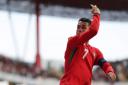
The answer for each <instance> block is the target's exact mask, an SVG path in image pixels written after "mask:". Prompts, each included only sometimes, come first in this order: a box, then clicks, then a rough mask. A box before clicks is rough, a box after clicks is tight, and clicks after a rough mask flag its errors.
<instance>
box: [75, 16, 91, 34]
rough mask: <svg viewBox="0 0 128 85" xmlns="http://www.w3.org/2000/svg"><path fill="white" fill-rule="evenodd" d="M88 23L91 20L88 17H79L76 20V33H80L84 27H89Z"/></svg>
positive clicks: (84, 29)
mask: <svg viewBox="0 0 128 85" xmlns="http://www.w3.org/2000/svg"><path fill="white" fill-rule="evenodd" d="M90 24H91V20H90V19H87V18H80V19H79V20H78V25H77V30H76V34H77V35H79V34H80V33H82V32H84V31H86V29H87V28H89V26H90Z"/></svg>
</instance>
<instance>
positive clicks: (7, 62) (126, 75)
mask: <svg viewBox="0 0 128 85" xmlns="http://www.w3.org/2000/svg"><path fill="white" fill-rule="evenodd" d="M110 63H111V64H112V66H113V67H114V70H115V73H116V75H117V79H116V81H128V59H125V60H121V61H115V62H110ZM63 71H64V66H63V62H60V63H57V61H47V65H46V68H45V69H41V70H39V69H36V68H35V65H34V64H31V63H26V62H23V61H18V60H13V59H10V58H8V57H6V56H3V55H0V72H7V73H11V74H17V75H20V76H27V77H31V78H36V77H42V78H46V77H52V78H56V79H60V78H61V77H62V75H63ZM93 80H94V81H100V80H102V81H108V79H107V77H106V76H105V74H104V72H103V71H102V70H101V68H99V67H96V68H95V69H94V70H93Z"/></svg>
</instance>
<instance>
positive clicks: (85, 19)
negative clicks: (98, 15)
mask: <svg viewBox="0 0 128 85" xmlns="http://www.w3.org/2000/svg"><path fill="white" fill-rule="evenodd" d="M79 21H82V22H87V23H89V24H91V20H90V19H88V18H80V19H79Z"/></svg>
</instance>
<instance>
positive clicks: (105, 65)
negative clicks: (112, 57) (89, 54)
mask: <svg viewBox="0 0 128 85" xmlns="http://www.w3.org/2000/svg"><path fill="white" fill-rule="evenodd" d="M95 64H96V65H99V66H100V67H101V68H102V69H103V71H104V72H105V74H106V75H107V77H108V78H109V79H110V80H112V81H114V80H116V74H115V72H114V69H113V67H112V65H111V64H110V63H109V62H108V61H106V60H105V59H104V57H103V54H102V53H101V52H100V51H99V50H98V49H97V57H96V60H95Z"/></svg>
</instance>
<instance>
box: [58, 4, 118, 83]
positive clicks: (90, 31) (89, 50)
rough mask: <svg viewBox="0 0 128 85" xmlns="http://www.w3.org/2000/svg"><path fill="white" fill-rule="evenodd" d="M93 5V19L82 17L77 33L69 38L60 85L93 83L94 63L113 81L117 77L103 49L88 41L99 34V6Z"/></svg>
mask: <svg viewBox="0 0 128 85" xmlns="http://www.w3.org/2000/svg"><path fill="white" fill-rule="evenodd" d="M91 7H92V10H91V13H92V15H93V18H92V21H90V20H89V19H87V18H80V19H79V21H78V25H77V30H76V35H75V36H72V37H69V39H68V43H67V48H66V51H65V70H64V76H63V77H62V78H61V80H60V85H91V79H92V68H93V66H94V65H99V66H100V67H101V68H102V69H103V71H104V72H105V73H106V75H107V76H108V77H109V78H110V79H111V80H112V81H114V80H115V79H116V75H115V73H114V70H113V68H112V66H111V65H110V64H109V63H108V62H107V61H106V60H105V59H104V57H103V55H102V53H101V51H100V50H99V49H98V48H95V47H92V46H91V45H89V43H88V42H89V40H90V39H91V38H92V37H94V36H95V35H96V34H97V32H98V29H99V24H100V10H99V8H98V7H97V6H96V5H91Z"/></svg>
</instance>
